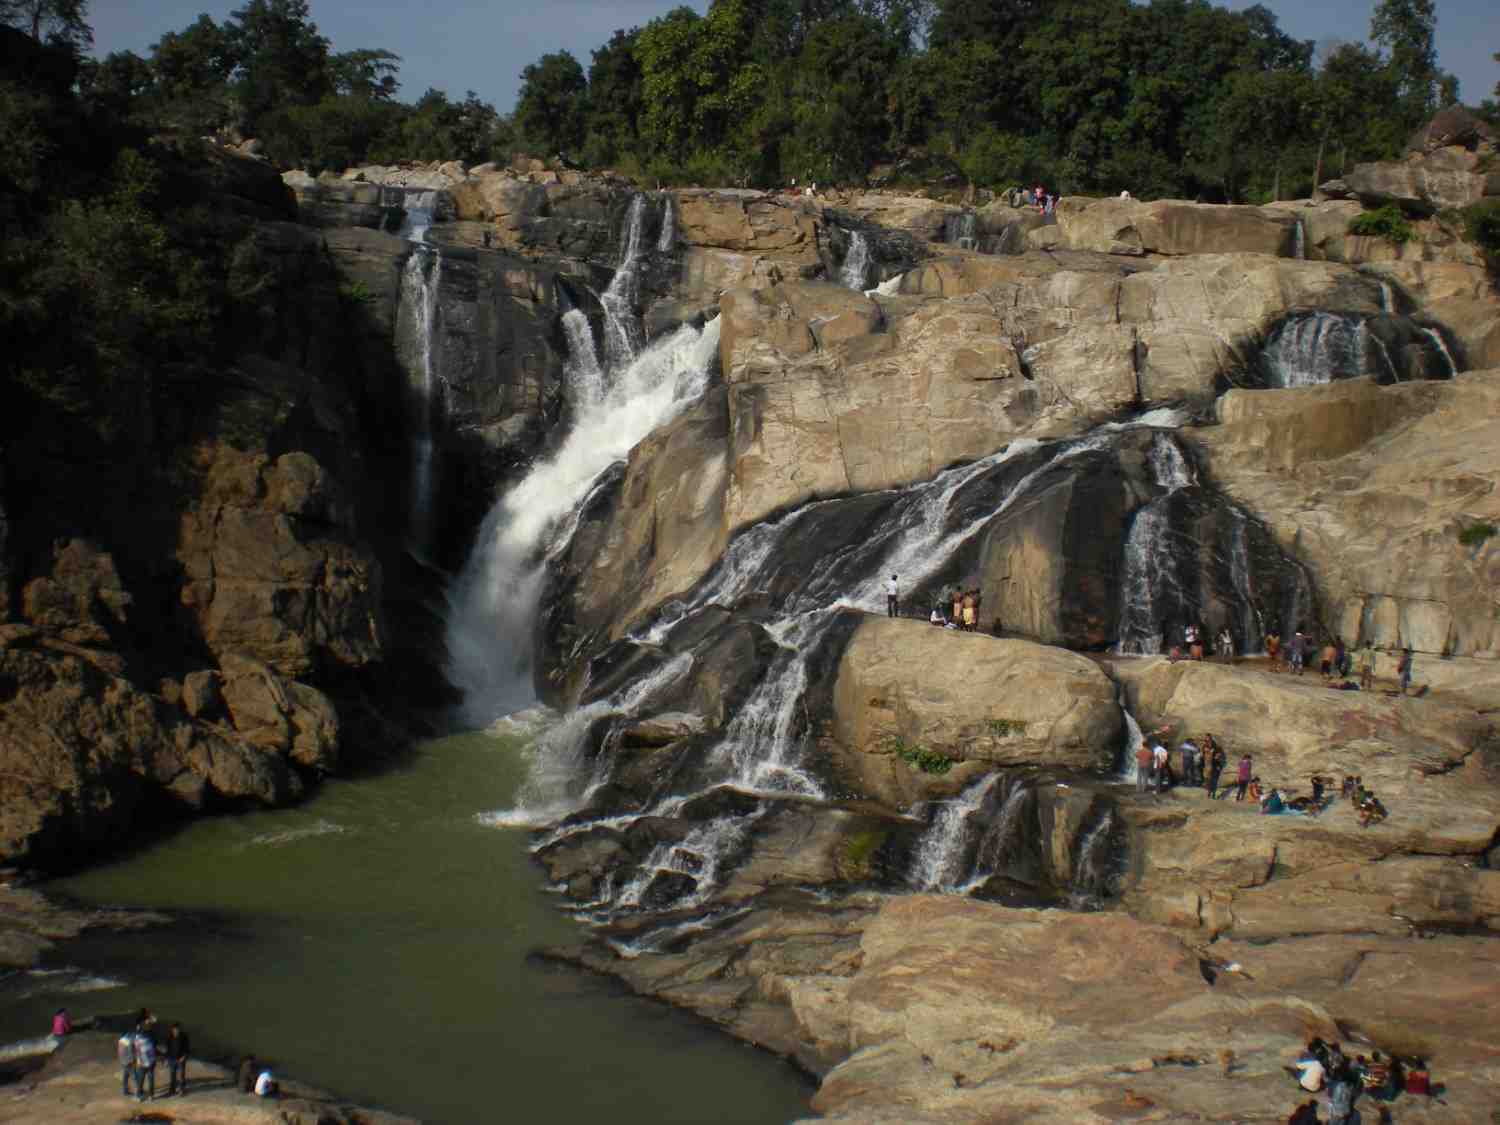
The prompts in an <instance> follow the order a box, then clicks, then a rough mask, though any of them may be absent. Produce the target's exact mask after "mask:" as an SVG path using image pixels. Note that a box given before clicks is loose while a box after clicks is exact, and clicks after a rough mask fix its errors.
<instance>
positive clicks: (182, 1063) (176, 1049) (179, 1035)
mask: <svg viewBox="0 0 1500 1125" xmlns="http://www.w3.org/2000/svg"><path fill="white" fill-rule="evenodd" d="M166 1047H167V1049H166V1054H167V1097H169V1098H170V1097H171V1096H172V1095H173V1094H176V1095H177V1096H179V1097H182V1096H184V1095H186V1094H187V1064H188V1051H189V1050H191V1049H192V1046H191V1044H190V1043H189V1041H188V1035H187V1032H185V1031H183V1030H182V1025H181V1024H178V1023H174V1024H173V1025H172V1026H171V1028H170V1029H169V1030H168V1032H167V1045H166Z"/></svg>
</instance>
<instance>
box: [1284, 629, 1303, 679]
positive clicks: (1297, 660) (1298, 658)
mask: <svg viewBox="0 0 1500 1125" xmlns="http://www.w3.org/2000/svg"><path fill="white" fill-rule="evenodd" d="M1306 644H1307V638H1306V637H1304V636H1303V635H1302V630H1301V629H1298V630H1297V632H1296V634H1295V635H1294V636H1293V637H1292V643H1291V644H1289V645H1288V646H1287V654H1286V656H1287V662H1288V666H1289V670H1290V671H1291V674H1292V675H1294V676H1300V675H1302V661H1303V660H1304V659H1305V658H1306V656H1307V648H1306Z"/></svg>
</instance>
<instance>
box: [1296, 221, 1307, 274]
mask: <svg viewBox="0 0 1500 1125" xmlns="http://www.w3.org/2000/svg"><path fill="white" fill-rule="evenodd" d="M1292 257H1294V258H1296V259H1297V260H1298V261H1299V262H1300V261H1303V260H1304V259H1306V257H1307V231H1306V229H1305V228H1304V227H1303V226H1302V216H1301V215H1298V216H1297V222H1296V224H1295V225H1294V226H1293V227H1292Z"/></svg>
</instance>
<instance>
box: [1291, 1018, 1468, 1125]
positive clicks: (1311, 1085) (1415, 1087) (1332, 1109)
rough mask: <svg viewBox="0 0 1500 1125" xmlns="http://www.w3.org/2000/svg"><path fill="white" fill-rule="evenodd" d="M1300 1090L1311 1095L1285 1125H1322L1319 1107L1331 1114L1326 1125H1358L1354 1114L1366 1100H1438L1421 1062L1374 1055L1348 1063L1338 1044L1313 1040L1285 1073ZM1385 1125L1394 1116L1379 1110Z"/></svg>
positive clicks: (1357, 1118)
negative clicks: (1361, 1098) (1361, 1100)
mask: <svg viewBox="0 0 1500 1125" xmlns="http://www.w3.org/2000/svg"><path fill="white" fill-rule="evenodd" d="M1286 1069H1287V1072H1288V1073H1289V1074H1290V1075H1291V1076H1292V1077H1293V1078H1294V1079H1295V1080H1296V1082H1297V1085H1298V1086H1300V1087H1301V1088H1302V1089H1303V1090H1305V1091H1306V1092H1307V1093H1308V1094H1310V1095H1313V1096H1312V1097H1310V1098H1308V1100H1307V1101H1305V1102H1303V1103H1302V1104H1301V1105H1299V1106H1298V1107H1297V1108H1296V1109H1294V1110H1293V1111H1292V1113H1291V1116H1289V1117H1288V1118H1287V1125H1319V1123H1320V1122H1321V1121H1322V1120H1323V1119H1322V1118H1321V1117H1319V1116H1318V1111H1319V1109H1320V1108H1321V1107H1326V1108H1327V1110H1328V1125H1359V1122H1360V1120H1361V1115H1360V1112H1359V1110H1358V1109H1357V1108H1356V1105H1355V1103H1357V1102H1358V1101H1359V1099H1360V1097H1361V1095H1363V1096H1364V1097H1367V1098H1369V1099H1370V1100H1371V1101H1372V1102H1381V1103H1386V1102H1393V1101H1395V1100H1396V1099H1397V1098H1399V1097H1400V1096H1401V1095H1402V1094H1406V1095H1408V1096H1410V1097H1416V1098H1423V1099H1436V1100H1439V1101H1440V1102H1441V1099H1438V1098H1437V1094H1438V1092H1439V1091H1438V1090H1437V1089H1436V1088H1434V1086H1433V1085H1432V1077H1431V1074H1430V1073H1429V1072H1428V1069H1427V1061H1426V1060H1425V1059H1422V1058H1418V1057H1415V1056H1413V1057H1410V1058H1406V1059H1402V1058H1399V1057H1396V1056H1392V1055H1385V1054H1382V1053H1381V1052H1380V1051H1372V1052H1371V1053H1370V1057H1369V1058H1366V1057H1365V1056H1364V1055H1357V1056H1355V1057H1354V1058H1352V1059H1351V1058H1349V1057H1347V1056H1346V1055H1345V1054H1344V1052H1343V1050H1342V1048H1340V1046H1339V1045H1338V1044H1337V1043H1325V1042H1324V1041H1323V1040H1322V1039H1313V1040H1311V1041H1310V1042H1309V1043H1308V1044H1307V1049H1306V1050H1305V1051H1303V1053H1302V1054H1301V1056H1300V1057H1299V1058H1298V1059H1297V1061H1296V1063H1295V1065H1293V1066H1289V1067H1287V1068H1286ZM1379 1117H1380V1120H1382V1121H1388V1120H1390V1110H1389V1109H1387V1108H1386V1107H1385V1105H1384V1104H1382V1105H1381V1106H1380V1107H1379Z"/></svg>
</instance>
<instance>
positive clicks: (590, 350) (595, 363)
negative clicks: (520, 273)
mask: <svg viewBox="0 0 1500 1125" xmlns="http://www.w3.org/2000/svg"><path fill="white" fill-rule="evenodd" d="M562 328H563V337H564V338H565V339H566V340H567V341H568V357H567V361H566V363H565V365H564V371H565V372H566V374H567V377H568V387H569V389H570V390H571V391H572V392H573V402H574V409H575V410H582V409H585V408H586V407H589V406H597V405H598V404H599V403H600V402H602V401H603V399H604V369H603V368H602V367H600V366H599V357H598V355H597V354H596V353H595V351H594V330H593V328H592V327H591V326H590V324H589V318H588V317H587V316H585V315H584V313H583V310H582V309H569V310H568V311H567V312H565V313H563V315H562Z"/></svg>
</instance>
